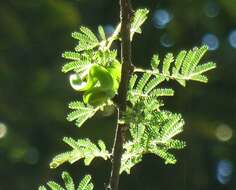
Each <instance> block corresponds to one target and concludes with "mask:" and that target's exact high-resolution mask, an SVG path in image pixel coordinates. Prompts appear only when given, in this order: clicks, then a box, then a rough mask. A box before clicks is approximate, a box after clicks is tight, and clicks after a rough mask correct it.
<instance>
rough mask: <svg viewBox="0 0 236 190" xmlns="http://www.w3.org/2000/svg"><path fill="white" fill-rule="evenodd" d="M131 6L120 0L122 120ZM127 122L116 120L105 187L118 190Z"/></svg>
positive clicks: (129, 69) (128, 68) (119, 101)
mask: <svg viewBox="0 0 236 190" xmlns="http://www.w3.org/2000/svg"><path fill="white" fill-rule="evenodd" d="M131 17H132V8H131V3H130V0H120V18H121V31H120V36H121V63H122V71H121V82H120V87H119V89H118V96H117V105H118V119H117V121H119V120H122V118H123V117H124V113H125V111H126V97H127V91H128V82H129V79H130V76H131V73H132V72H133V67H132V62H131V41H130V27H131ZM127 129H128V125H127V124H123V123H119V122H117V127H116V134H115V138H114V144H113V150H112V171H111V177H110V181H109V185H108V187H107V189H109V190H118V186H119V178H120V167H121V157H122V153H123V144H124V141H125V136H126V130H127Z"/></svg>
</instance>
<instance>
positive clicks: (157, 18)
mask: <svg viewBox="0 0 236 190" xmlns="http://www.w3.org/2000/svg"><path fill="white" fill-rule="evenodd" d="M170 21H171V16H170V14H169V12H168V11H167V10H165V9H158V10H156V11H155V12H154V14H153V24H154V26H155V27H156V28H165V27H166V25H167V24H168V23H169V22H170Z"/></svg>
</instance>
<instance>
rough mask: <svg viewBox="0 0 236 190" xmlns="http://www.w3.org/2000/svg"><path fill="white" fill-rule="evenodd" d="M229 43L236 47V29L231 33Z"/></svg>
mask: <svg viewBox="0 0 236 190" xmlns="http://www.w3.org/2000/svg"><path fill="white" fill-rule="evenodd" d="M228 40H229V43H230V45H231V46H232V47H233V48H236V30H233V31H232V32H231V33H230V34H229V38H228Z"/></svg>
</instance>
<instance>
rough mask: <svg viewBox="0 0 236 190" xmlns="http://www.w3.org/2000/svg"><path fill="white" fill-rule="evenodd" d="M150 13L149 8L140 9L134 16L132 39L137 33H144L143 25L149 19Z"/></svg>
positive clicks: (131, 30)
mask: <svg viewBox="0 0 236 190" xmlns="http://www.w3.org/2000/svg"><path fill="white" fill-rule="evenodd" d="M148 13H149V10H148V9H138V10H137V11H136V12H135V14H134V18H133V22H132V24H131V29H130V38H131V40H132V39H133V36H134V34H135V33H139V34H141V33H142V30H141V25H142V24H143V23H144V22H145V20H146V19H147V14H148Z"/></svg>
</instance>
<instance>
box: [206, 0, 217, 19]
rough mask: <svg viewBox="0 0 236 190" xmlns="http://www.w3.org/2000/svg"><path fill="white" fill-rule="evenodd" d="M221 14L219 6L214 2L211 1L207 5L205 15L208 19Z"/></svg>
mask: <svg viewBox="0 0 236 190" xmlns="http://www.w3.org/2000/svg"><path fill="white" fill-rule="evenodd" d="M219 12H220V7H219V5H218V4H217V3H216V2H214V1H209V2H207V3H206V4H205V7H204V13H205V15H206V16H207V17H210V18H214V17H216V16H217V15H218V14H219Z"/></svg>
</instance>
